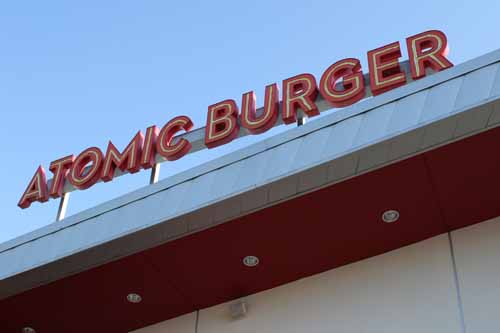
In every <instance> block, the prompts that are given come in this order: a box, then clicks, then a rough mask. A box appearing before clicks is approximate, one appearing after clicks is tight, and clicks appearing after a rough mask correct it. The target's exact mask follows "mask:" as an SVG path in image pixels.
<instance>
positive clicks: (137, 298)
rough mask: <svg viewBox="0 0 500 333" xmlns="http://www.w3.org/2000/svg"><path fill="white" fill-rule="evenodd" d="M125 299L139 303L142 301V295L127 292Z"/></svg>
mask: <svg viewBox="0 0 500 333" xmlns="http://www.w3.org/2000/svg"><path fill="white" fill-rule="evenodd" d="M127 301H129V302H130V303H140V302H141V301H142V297H141V295H139V294H133V293H132V294H128V295H127Z"/></svg>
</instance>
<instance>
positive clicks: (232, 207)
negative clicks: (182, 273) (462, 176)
mask: <svg viewBox="0 0 500 333" xmlns="http://www.w3.org/2000/svg"><path fill="white" fill-rule="evenodd" d="M498 61H500V50H499V51H495V52H493V53H490V54H487V55H485V56H483V57H480V58H478V59H474V60H471V61H469V62H467V63H465V64H462V65H460V66H456V67H454V68H451V69H449V70H447V71H443V72H440V73H437V74H435V75H432V76H430V77H427V78H424V79H422V80H419V81H416V82H412V83H410V84H408V85H406V86H403V87H401V88H398V89H395V90H393V91H390V92H388V93H386V94H383V95H380V96H377V97H374V98H371V99H367V100H365V101H363V102H361V103H358V104H355V105H353V106H351V107H348V108H344V109H339V110H336V111H335V112H332V113H331V114H329V115H326V116H324V117H321V118H320V119H317V120H315V121H311V122H310V123H308V124H307V125H305V126H301V127H298V128H292V129H290V130H288V131H286V132H284V133H282V134H278V135H276V136H274V137H271V138H269V139H266V140H264V141H262V142H259V143H256V144H254V145H252V146H250V147H247V148H244V149H242V150H239V151H236V152H234V153H231V154H228V155H226V156H223V157H221V158H219V159H216V160H214V161H210V162H208V163H205V164H203V165H200V166H198V167H195V168H193V169H192V170H189V171H187V172H184V173H181V174H179V175H175V176H173V177H170V178H168V179H165V180H163V181H160V182H159V183H157V184H154V185H151V186H148V187H145V188H142V189H139V190H137V191H134V192H131V193H129V194H127V195H124V196H122V197H120V198H117V199H114V200H111V201H109V202H106V203H103V204H102V205H99V206H97V207H95V208H93V209H90V210H87V211H84V212H82V213H79V214H76V215H74V216H71V217H69V218H67V219H65V220H64V221H62V222H60V223H57V224H54V225H50V226H47V227H44V228H42V229H40V230H38V231H35V232H33V233H30V234H28V235H25V236H22V237H20V238H18V239H15V240H13V241H10V242H7V243H5V244H2V245H0V283H1V282H2V281H3V280H6V279H7V278H9V277H13V276H15V275H17V274H20V273H22V272H27V271H29V270H32V269H35V268H37V267H41V266H44V265H47V264H48V263H51V262H56V261H57V260H61V259H64V258H68V257H69V256H72V255H77V254H79V253H81V252H83V251H85V250H88V249H91V248H94V247H97V246H101V245H103V244H112V243H113V242H115V241H119V240H120V239H122V238H124V237H125V236H127V237H129V236H133V235H135V234H137V235H138V236H137V237H138V240H137V242H136V243H137V244H139V245H138V246H143V247H151V246H154V245H155V244H158V243H160V242H165V241H168V240H170V239H173V238H176V237H182V236H183V235H185V234H188V233H190V232H194V231H197V230H201V229H204V228H207V227H210V226H212V225H214V224H217V223H222V222H224V219H227V218H228V217H234V216H236V215H238V214H240V213H244V212H248V211H249V210H252V209H256V208H259V207H264V206H266V205H269V204H270V203H271V202H275V201H276V200H281V199H283V198H285V197H289V196H291V195H296V194H297V193H300V192H301V191H305V190H307V191H309V190H312V189H314V188H315V187H311V185H310V184H314V186H316V187H319V186H323V185H325V184H327V183H329V182H332V181H337V180H339V179H343V178H345V177H349V176H352V175H355V174H356V173H361V172H365V171H366V170H370V169H371V168H374V167H377V166H380V165H384V164H386V163H388V162H390V161H391V160H396V159H400V158H402V157H404V156H405V155H407V154H414V153H417V152H419V151H422V150H423V149H427V148H429V147H433V146H436V145H438V144H442V143H444V142H449V141H450V140H453V139H456V138H457V137H459V136H461V135H465V134H470V133H474V132H475V131H479V130H483V129H484V128H485V127H486V126H489V125H491V124H498V121H500V115H498V113H499V112H500V111H499V110H498V108H497V105H496V104H495V102H496V101H497V100H498V98H499V97H500V96H499V93H500V83H499V82H500V78H499V76H500V71H499V70H498V67H499V63H498ZM478 110H479V111H478ZM472 111H474V112H475V111H478V113H477V114H472ZM467 117H468V118H467ZM494 117H496V118H495V119H498V120H497V121H496V122H493V121H492V119H493V118H494ZM467 119H469V120H470V119H472V121H467ZM460 124H462V125H460ZM464 124H471V125H470V126H465V125H464ZM172 221H175V224H174V222H172ZM171 225H172V226H174V227H171ZM151 228H159V229H158V232H156V233H155V234H154V239H151V240H150V239H144V237H145V236H140V233H141V232H146V231H147V230H148V229H151ZM148 235H149V236H151V234H148ZM140 237H143V238H142V239H141V238H140ZM110 246H112V245H110ZM141 249H144V248H140V247H139V248H137V249H136V250H141ZM132 250H133V249H127V251H132ZM123 251H125V249H122V248H119V247H114V248H112V251H111V250H109V251H108V252H107V253H106V255H105V256H100V257H99V258H93V259H94V262H89V260H91V259H92V258H91V257H89V256H88V258H90V259H89V260H87V261H86V262H85V263H84V262H81V263H78V262H76V263H73V264H74V265H79V266H78V267H69V266H68V267H67V270H68V271H71V272H74V271H78V270H79V269H80V270H84V269H87V268H89V267H91V266H93V265H96V264H98V262H99V263H102V262H103V261H106V260H111V259H112V258H118V257H120V256H124V255H127V254H130V252H127V253H125V252H123ZM96 256H97V254H96ZM48 274H49V276H48V277H46V279H47V280H50V279H55V278H57V272H49V273H48ZM59 277H60V276H59ZM42 282H43V278H41V277H39V281H38V283H42ZM0 297H2V294H1V293H0Z"/></svg>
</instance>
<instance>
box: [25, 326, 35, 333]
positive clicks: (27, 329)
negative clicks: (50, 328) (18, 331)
mask: <svg viewBox="0 0 500 333" xmlns="http://www.w3.org/2000/svg"><path fill="white" fill-rule="evenodd" d="M23 333H36V331H35V330H34V329H33V328H31V327H24V328H23Z"/></svg>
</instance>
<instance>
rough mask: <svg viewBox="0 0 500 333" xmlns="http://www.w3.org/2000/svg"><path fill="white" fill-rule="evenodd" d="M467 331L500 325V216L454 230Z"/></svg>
mask: <svg viewBox="0 0 500 333" xmlns="http://www.w3.org/2000/svg"><path fill="white" fill-rule="evenodd" d="M452 239H453V248H454V253H455V258H456V263H457V272H458V280H459V286H460V295H461V299H462V304H463V310H464V318H465V327H466V330H467V333H484V332H498V330H499V328H500V218H496V219H493V220H490V221H487V222H483V223H481V224H476V225H474V226H471V227H468V228H464V229H461V230H457V231H455V232H453V233H452Z"/></svg>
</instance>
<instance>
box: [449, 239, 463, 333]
mask: <svg viewBox="0 0 500 333" xmlns="http://www.w3.org/2000/svg"><path fill="white" fill-rule="evenodd" d="M448 242H449V244H450V254H451V263H452V266H453V278H454V281H455V290H456V292H457V302H458V312H459V314H460V324H461V325H462V332H463V333H465V332H466V331H467V330H466V326H465V315H464V307H463V303H462V294H461V292H460V283H459V280H458V270H457V262H456V259H455V249H454V248H453V240H452V238H451V232H448Z"/></svg>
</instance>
